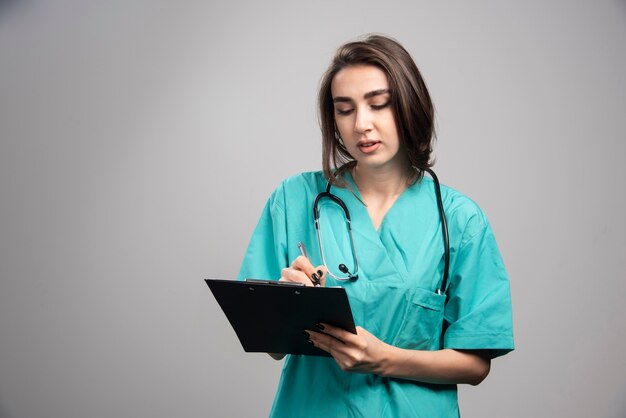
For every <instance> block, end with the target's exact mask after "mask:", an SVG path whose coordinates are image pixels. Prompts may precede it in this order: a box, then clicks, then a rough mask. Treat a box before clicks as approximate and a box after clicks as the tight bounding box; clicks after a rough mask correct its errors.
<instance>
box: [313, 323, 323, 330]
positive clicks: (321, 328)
mask: <svg viewBox="0 0 626 418" xmlns="http://www.w3.org/2000/svg"><path fill="white" fill-rule="evenodd" d="M315 328H317V329H319V330H320V331H324V325H322V324H320V323H319V322H318V323H317V324H315Z"/></svg>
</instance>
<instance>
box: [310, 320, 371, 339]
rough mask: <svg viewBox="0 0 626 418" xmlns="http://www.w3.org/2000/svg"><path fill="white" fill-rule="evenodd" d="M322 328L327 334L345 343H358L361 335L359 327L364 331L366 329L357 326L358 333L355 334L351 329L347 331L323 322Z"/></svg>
mask: <svg viewBox="0 0 626 418" xmlns="http://www.w3.org/2000/svg"><path fill="white" fill-rule="evenodd" d="M319 325H320V326H321V328H320V330H321V331H322V332H324V333H325V334H328V335H331V336H333V337H334V338H335V339H337V340H339V341H342V342H344V343H350V344H356V343H358V342H359V341H360V337H359V335H358V331H359V329H360V330H361V331H362V332H363V331H365V330H364V329H363V328H361V327H357V334H353V333H351V332H350V331H346V330H345V329H342V328H339V327H335V326H332V325H329V324H325V323H321V324H319Z"/></svg>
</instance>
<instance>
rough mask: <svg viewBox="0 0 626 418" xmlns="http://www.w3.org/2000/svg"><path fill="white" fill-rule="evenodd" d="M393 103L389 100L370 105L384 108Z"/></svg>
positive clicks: (378, 108) (374, 107)
mask: <svg viewBox="0 0 626 418" xmlns="http://www.w3.org/2000/svg"><path fill="white" fill-rule="evenodd" d="M390 104H391V100H387V101H386V102H385V103H381V104H372V105H370V107H371V108H372V109H374V110H381V109H384V108H386V107H388V106H389V105H390Z"/></svg>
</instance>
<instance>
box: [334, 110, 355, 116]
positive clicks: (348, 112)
mask: <svg viewBox="0 0 626 418" xmlns="http://www.w3.org/2000/svg"><path fill="white" fill-rule="evenodd" d="M353 111H354V109H352V108H347V109H340V108H335V112H336V113H337V114H338V115H342V116H345V115H349V114H350V113H352V112H353Z"/></svg>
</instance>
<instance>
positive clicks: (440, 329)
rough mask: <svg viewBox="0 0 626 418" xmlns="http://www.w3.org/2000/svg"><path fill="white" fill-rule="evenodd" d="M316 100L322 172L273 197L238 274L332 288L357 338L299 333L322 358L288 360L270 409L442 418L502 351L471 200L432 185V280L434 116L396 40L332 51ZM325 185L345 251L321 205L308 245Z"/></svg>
mask: <svg viewBox="0 0 626 418" xmlns="http://www.w3.org/2000/svg"><path fill="white" fill-rule="evenodd" d="M319 106H320V116H321V127H322V135H323V172H311V173H303V174H300V175H297V176H294V177H291V178H288V179H286V180H284V181H283V182H282V184H281V185H280V186H279V187H278V188H277V189H276V190H275V191H274V193H273V194H272V195H271V197H270V199H269V201H268V203H267V205H266V206H265V209H264V211H263V214H262V216H261V219H260V221H259V224H258V226H257V228H256V230H255V232H254V234H253V236H252V239H251V242H250V245H249V247H248V251H247V253H246V256H245V258H244V262H243V266H242V268H241V272H240V274H239V278H240V279H245V278H258V279H278V278H280V280H283V281H292V282H302V283H305V284H306V285H309V286H310V285H312V283H313V282H315V281H316V280H317V279H320V281H321V284H322V285H333V286H337V285H341V286H343V287H344V288H345V289H346V292H347V294H348V297H349V300H350V305H351V307H352V311H353V316H354V320H355V323H356V324H357V325H358V327H357V334H356V335H355V334H351V333H349V332H347V331H344V330H341V329H337V328H335V327H332V326H330V325H328V324H318V327H317V329H312V330H306V336H307V337H308V339H309V341H310V343H311V344H313V345H314V346H316V347H318V348H320V349H322V350H325V351H327V352H328V353H330V355H331V356H332V357H316V356H298V355H290V356H288V357H287V359H286V360H285V364H284V367H283V372H282V376H281V379H280V383H279V387H278V392H277V395H276V398H275V400H274V405H273V408H272V413H271V415H272V416H274V417H296V416H305V417H409V416H410V417H456V416H458V415H459V412H458V404H457V389H456V384H458V383H469V384H473V385H476V384H478V383H480V382H481V381H482V380H483V379H484V378H485V377H486V376H487V374H488V373H489V369H490V363H491V359H492V358H494V357H497V356H500V355H502V354H505V353H507V352H509V351H511V350H513V335H512V320H511V303H510V294H509V282H508V277H507V274H506V271H505V269H504V266H503V263H502V259H501V257H500V253H499V251H498V248H497V245H496V242H495V239H494V236H493V233H492V231H491V227H490V226H489V223H488V221H487V219H486V217H485V216H484V214H483V213H482V211H481V210H480V208H479V207H478V206H477V205H476V204H475V203H474V202H472V201H471V200H470V199H469V198H467V197H465V196H464V195H462V194H461V193H459V192H457V191H455V190H453V189H450V188H448V187H444V186H442V187H441V189H440V193H441V201H442V206H443V209H444V212H445V218H447V229H448V235H449V272H446V270H447V269H446V258H447V257H446V255H445V251H444V248H445V245H444V244H445V242H444V241H445V238H444V235H443V234H442V230H443V229H442V228H443V219H442V217H441V213H440V211H439V208H438V203H439V202H438V200H437V193H438V190H437V185H438V183H436V182H435V181H433V180H432V179H431V177H429V176H424V172H429V170H430V166H431V151H432V141H433V137H434V109H433V105H432V103H431V100H430V97H429V94H428V90H427V89H426V86H425V84H424V82H423V80H422V77H421V75H420V73H419V71H418V69H417V67H416V65H415V63H414V62H413V60H412V58H411V57H410V55H409V54H408V52H407V51H406V50H405V49H404V48H403V47H402V46H401V45H400V44H398V43H397V42H396V41H394V40H392V39H390V38H387V37H384V36H377V35H376V36H369V37H368V38H366V39H364V40H362V41H357V42H350V43H347V44H345V45H343V46H341V47H340V48H339V49H338V50H337V53H336V55H335V57H334V59H333V61H332V63H331V65H330V67H329V69H328V71H327V72H326V74H325V76H324V78H323V80H322V83H321V88H320V93H319ZM327 187H328V190H329V191H330V192H331V193H333V195H335V196H336V197H338V198H339V199H341V200H342V201H343V202H344V204H345V206H346V208H347V209H348V210H349V214H350V216H351V224H352V229H353V243H352V238H351V235H350V233H349V232H348V230H347V227H346V219H345V216H346V215H345V214H344V211H343V210H342V208H341V206H340V205H339V204H337V203H336V202H334V201H332V199H329V198H324V199H322V200H321V201H320V202H319V212H320V214H319V217H320V228H321V230H320V234H321V237H322V238H321V240H320V242H319V244H318V235H317V233H316V230H315V226H314V224H313V202H314V200H315V198H316V196H317V195H318V194H319V193H320V192H323V191H325V190H326V189H327ZM299 241H302V242H304V243H306V244H307V246H308V248H309V258H305V257H303V256H299V249H298V246H297V244H298V242H299ZM321 246H323V256H324V258H322V252H321V251H320V247H321ZM353 249H354V253H355V256H353ZM310 260H312V261H315V262H316V264H318V265H315V266H314V265H313V264H312V263H311V261H310ZM322 260H325V263H322ZM340 264H343V266H341V267H340ZM327 268H328V270H327ZM351 276H358V279H357V280H345V279H348V278H351ZM448 277H449V278H448ZM271 355H272V357H274V358H276V359H280V358H282V357H283V355H280V354H271Z"/></svg>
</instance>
